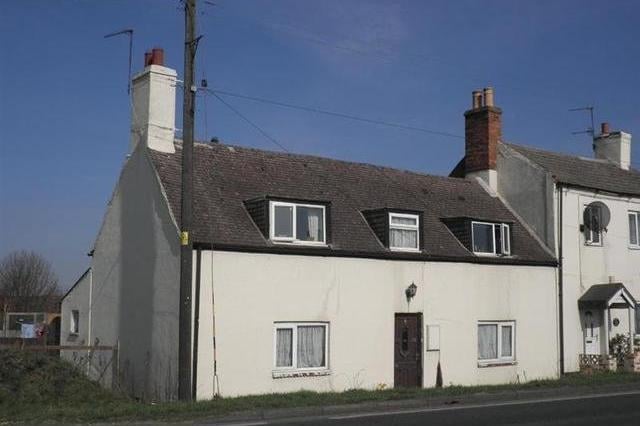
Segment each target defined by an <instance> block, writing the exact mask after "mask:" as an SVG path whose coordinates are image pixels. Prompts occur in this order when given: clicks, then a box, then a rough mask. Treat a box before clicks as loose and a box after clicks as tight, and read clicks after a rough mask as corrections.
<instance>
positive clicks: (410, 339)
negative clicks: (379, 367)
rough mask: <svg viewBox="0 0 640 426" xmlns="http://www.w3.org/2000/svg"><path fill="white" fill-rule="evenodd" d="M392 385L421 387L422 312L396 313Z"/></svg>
mask: <svg viewBox="0 0 640 426" xmlns="http://www.w3.org/2000/svg"><path fill="white" fill-rule="evenodd" d="M394 348H395V349H394V364H395V368H394V386H395V387H422V314H396V324H395V343H394Z"/></svg>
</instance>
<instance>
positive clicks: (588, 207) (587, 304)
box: [452, 89, 640, 372]
mask: <svg viewBox="0 0 640 426" xmlns="http://www.w3.org/2000/svg"><path fill="white" fill-rule="evenodd" d="M501 114H502V111H501V110H500V109H499V108H497V107H496V106H495V105H494V102H493V91H492V90H490V89H489V90H488V92H487V91H485V92H484V93H482V92H480V91H477V92H474V95H473V108H472V109H471V110H469V111H468V112H467V113H466V115H467V128H466V132H467V135H466V149H465V157H464V158H463V159H462V161H461V162H460V163H459V164H458V165H457V166H456V168H455V170H454V171H453V172H452V175H453V176H459V177H462V176H466V177H475V178H479V179H480V180H481V181H482V182H483V184H484V185H485V186H486V187H487V188H489V190H490V191H493V192H494V193H496V194H497V195H498V196H499V197H500V198H501V199H502V200H503V201H504V202H505V204H506V205H508V206H509V207H510V208H511V209H512V211H514V212H515V213H516V214H517V216H518V217H519V218H521V219H522V220H523V222H524V223H526V225H527V226H528V228H529V229H531V230H532V231H533V232H534V234H535V235H536V237H537V239H538V240H539V241H541V242H543V243H544V244H545V245H546V246H547V247H548V248H549V250H552V251H553V252H554V253H555V255H556V256H557V258H558V259H559V271H558V289H559V295H558V296H559V303H560V308H561V309H560V310H559V312H558V315H559V318H560V324H559V325H560V329H559V334H560V336H561V337H560V338H561V340H560V342H561V351H562V355H561V367H562V369H563V371H564V372H573V371H577V370H579V369H580V367H581V366H582V367H585V366H587V365H588V364H592V363H594V362H596V363H600V362H603V361H604V360H603V358H604V357H606V356H607V355H609V352H610V349H609V342H610V340H611V338H613V337H615V336H616V335H619V334H621V335H626V336H629V337H630V338H631V339H632V340H633V337H634V335H638V334H640V305H639V304H638V303H637V301H640V234H639V229H640V172H638V171H637V170H634V169H633V168H632V167H631V135H630V134H628V133H625V132H622V131H612V130H611V129H610V126H609V125H608V124H607V123H603V125H602V126H601V132H600V134H599V135H597V136H596V137H595V138H594V140H593V149H594V158H582V157H576V156H569V155H565V154H559V153H554V152H548V151H543V150H540V149H536V148H530V147H525V146H521V145H516V144H511V143H507V142H505V141H504V140H503V139H502V137H501ZM476 120H477V121H476ZM485 122H488V123H489V125H488V126H484V127H483V123H485ZM480 132H482V133H483V134H485V135H487V137H485V138H474V135H476V134H478V133H480ZM581 364H582V365H581Z"/></svg>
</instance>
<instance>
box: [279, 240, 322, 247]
mask: <svg viewBox="0 0 640 426" xmlns="http://www.w3.org/2000/svg"><path fill="white" fill-rule="evenodd" d="M271 242H272V243H273V244H278V245H283V246H302V247H329V244H327V243H323V242H313V241H297V240H296V241H287V240H273V239H272V240H271Z"/></svg>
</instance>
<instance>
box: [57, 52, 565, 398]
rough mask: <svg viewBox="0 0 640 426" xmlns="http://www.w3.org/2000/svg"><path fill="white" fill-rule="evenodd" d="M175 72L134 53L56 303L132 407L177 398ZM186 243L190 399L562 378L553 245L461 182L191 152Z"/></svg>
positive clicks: (274, 156) (242, 153) (212, 150)
mask: <svg viewBox="0 0 640 426" xmlns="http://www.w3.org/2000/svg"><path fill="white" fill-rule="evenodd" d="M176 82H177V81H176V72H175V71H174V70H172V69H170V68H168V67H165V66H164V65H163V55H162V53H161V51H159V50H154V52H153V53H152V54H148V55H146V57H145V68H144V70H143V71H142V72H141V73H139V74H138V75H136V76H135V77H134V80H133V124H132V139H131V153H130V155H129V157H128V158H127V160H126V162H125V164H124V166H123V168H122V172H121V175H120V178H119V180H118V183H117V185H116V188H115V190H114V193H113V196H112V198H111V201H110V202H109V205H108V207H107V211H106V214H105V216H104V220H103V223H102V226H101V229H100V231H99V233H98V236H97V239H96V242H95V245H94V247H93V251H92V259H91V268H90V271H89V272H87V273H86V274H85V275H83V278H81V279H80V281H79V283H78V285H76V286H74V288H72V289H71V290H70V292H69V293H68V294H67V296H66V297H65V300H64V302H63V311H65V312H64V313H63V318H64V319H63V324H64V325H63V326H64V327H65V328H68V329H69V330H72V329H73V330H75V331H76V332H77V333H76V334H77V338H76V341H77V342H78V344H80V342H94V341H95V340H96V339H97V340H99V342H100V344H104V345H117V346H118V347H119V359H118V368H119V371H120V380H121V381H122V383H121V386H123V387H124V388H125V389H128V390H130V391H131V393H133V394H134V395H137V396H140V397H142V398H145V399H172V398H175V397H176V393H177V358H178V337H179V336H178V306H179V266H180V265H179V252H180V241H179V223H180V201H181V198H180V186H181V181H180V179H181V154H182V144H181V142H180V141H179V140H175V138H174V129H175V87H176ZM474 137H477V138H483V137H485V135H483V134H481V133H479V134H477V135H474ZM192 234H193V235H192V239H193V241H194V251H193V259H194V262H193V265H194V271H193V284H194V285H193V301H194V305H193V308H194V309H193V315H194V322H193V324H194V329H193V346H192V347H193V391H194V396H195V397H197V399H208V398H212V397H213V396H215V395H222V396H233V395H244V394H260V393H270V392H288V391H297V390H301V389H308V390H315V391H331V390H334V391H340V390H346V389H353V388H368V389H373V388H379V387H383V386H386V387H393V386H417V387H432V386H435V385H436V384H437V383H438V382H441V383H444V384H445V385H450V384H451V385H454V384H455V385H477V384H494V383H509V382H518V381H519V382H522V381H527V380H532V379H541V378H553V377H558V375H559V363H558V359H559V346H558V337H557V330H558V319H557V312H558V306H557V302H558V298H557V289H556V272H557V268H556V266H557V262H556V260H555V257H554V255H553V251H552V250H550V249H548V248H547V247H545V245H544V244H543V243H542V242H541V241H540V240H539V238H537V237H536V236H535V234H534V233H533V232H532V231H531V230H530V229H529V228H528V227H527V226H524V225H523V223H522V221H521V220H520V219H519V218H518V217H517V216H516V215H514V214H513V213H512V211H511V210H510V209H509V208H508V207H507V206H506V205H505V204H504V203H503V202H502V201H501V200H500V198H498V197H496V196H494V195H492V194H491V193H490V191H487V189H486V188H484V187H483V185H481V184H480V183H479V182H477V181H475V180H471V179H460V178H450V177H438V176H430V175H425V174H421V173H415V172H409V171H404V170H397V169H392V168H387V167H382V166H375V165H370V164H360V163H352V162H346V161H338V160H333V159H328V158H321V157H314V156H307V155H296V154H285V153H277V152H270V151H263V150H257V149H249V148H243V147H239V146H230V145H225V144H221V143H196V144H195V147H194V227H193V230H192ZM74 311H75V312H77V313H74ZM74 317H77V318H78V319H79V321H77V322H73V321H74V320H73V318H74ZM67 318H68V320H67ZM76 325H77V328H75V327H76ZM69 337H70V334H68V333H67V332H65V335H64V339H65V340H66V342H65V343H73V342H70V341H69Z"/></svg>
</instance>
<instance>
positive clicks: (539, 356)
mask: <svg viewBox="0 0 640 426" xmlns="http://www.w3.org/2000/svg"><path fill="white" fill-rule="evenodd" d="M212 260H213V262H212ZM212 277H213V288H214V291H215V294H214V296H215V326H216V342H217V353H216V359H217V370H218V371H217V372H218V381H219V387H218V388H217V389H218V392H219V393H220V394H221V395H223V396H232V395H241V394H260V393H269V392H287V391H296V390H300V389H310V390H316V391H331V390H336V391H341V390H345V389H349V388H354V387H355V388H369V389H371V388H374V387H376V386H377V385H379V384H384V385H386V386H387V387H392V386H393V375H394V364H393V356H394V338H393V336H394V314H395V313H397V312H422V313H423V321H424V325H425V326H426V325H428V324H437V325H439V326H440V335H441V337H440V342H441V351H440V352H426V351H425V352H424V353H423V359H424V373H423V377H424V386H426V387H429V386H434V384H435V380H436V367H437V362H438V358H440V361H441V365H442V371H443V380H444V384H445V385H476V384H490V383H508V382H517V381H526V380H532V379H538V378H550V377H557V375H558V362H557V360H558V345H557V330H558V327H557V303H556V283H555V282H556V277H555V269H554V268H549V267H524V266H489V265H477V264H463V263H426V262H405V261H385V260H368V259H349V258H330V257H310V256H291V255H273V254H250V253H233V252H211V251H203V252H202V275H201V280H202V281H201V293H200V322H199V335H198V347H199V351H198V372H197V380H198V381H197V397H198V398H199V399H208V398H211V397H212V396H213V392H214V386H213V383H214V378H213V361H214V357H213V343H212V342H213V333H212V328H213V327H212V324H213V316H212V311H211V300H212V295H211V289H212V285H211V284H212ZM412 282H414V283H415V284H416V285H417V286H418V292H417V295H416V297H415V298H414V299H413V301H412V302H411V303H410V304H407V301H406V298H405V295H404V290H405V288H406V287H407V286H409V285H410V284H411V283H412ZM479 320H514V321H516V337H515V339H516V359H517V363H516V364H515V365H509V366H500V367H489V368H479V367H478V363H477V352H478V351H477V322H478V321H479ZM275 321H329V322H330V331H329V333H330V336H329V339H330V349H329V365H330V369H331V374H330V375H329V376H322V377H306V378H279V379H274V378H273V377H272V365H273V323H274V322H275Z"/></svg>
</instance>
